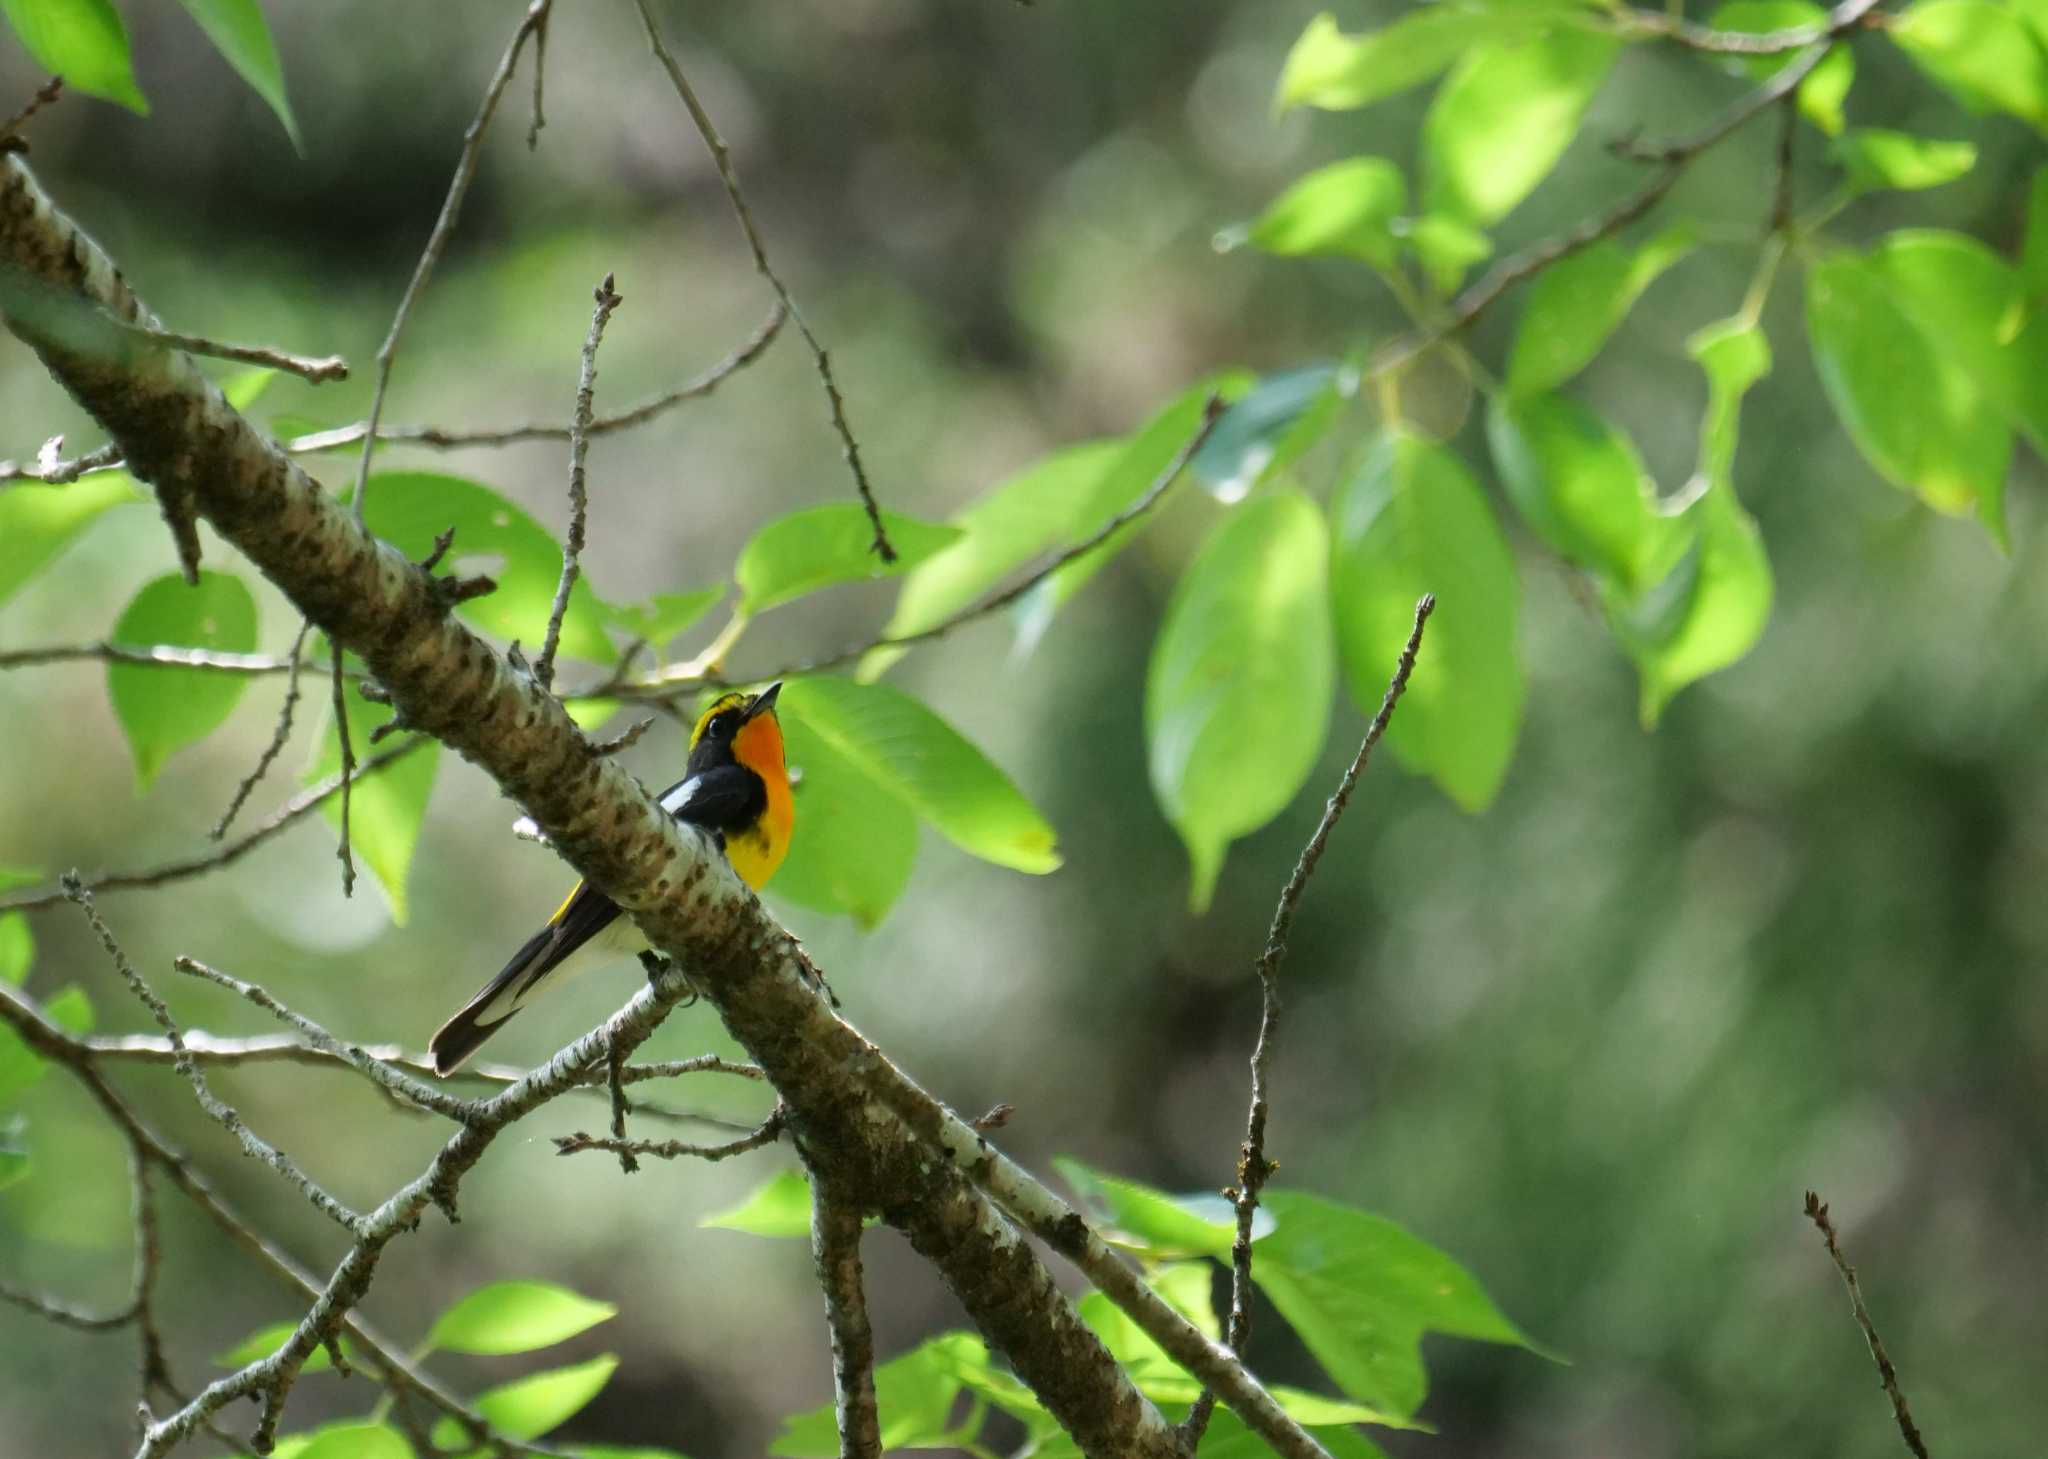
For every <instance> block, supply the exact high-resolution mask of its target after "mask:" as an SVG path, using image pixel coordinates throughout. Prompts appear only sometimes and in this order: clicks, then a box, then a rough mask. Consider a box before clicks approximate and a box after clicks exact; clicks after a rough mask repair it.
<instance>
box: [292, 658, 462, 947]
mask: <svg viewBox="0 0 2048 1459" xmlns="http://www.w3.org/2000/svg"><path fill="white" fill-rule="evenodd" d="M318 657H320V658H323V659H324V657H325V653H324V650H323V651H322V652H321V653H320V654H319V655H318ZM324 677H325V676H324V675H317V676H315V682H319V680H320V679H324ZM314 692H315V693H317V692H318V691H317V690H316V691H314ZM326 697H327V698H329V699H330V700H331V697H332V696H326ZM342 702H343V703H344V704H345V705H347V707H348V727H349V745H350V747H351V748H352V749H353V750H354V751H355V758H356V763H357V765H358V766H360V765H361V764H362V763H363V762H364V761H365V760H367V759H369V758H370V757H371V756H372V755H374V754H377V753H379V751H380V750H382V749H387V748H390V747H391V746H392V745H393V743H394V742H393V741H391V740H389V739H387V740H386V741H385V742H384V744H383V745H381V746H377V745H372V744H371V743H370V735H371V732H372V731H374V730H375V729H376V727H377V726H378V725H380V724H382V723H384V722H385V721H386V720H388V719H389V718H390V717H391V711H390V710H389V709H388V708H385V707H382V706H380V705H375V704H371V703H370V702H369V701H367V700H365V699H364V698H363V697H362V695H360V694H358V693H357V692H356V689H355V686H354V685H350V686H348V689H347V692H346V693H345V694H344V695H343V696H342ZM326 726H327V728H326V732H325V733H324V734H323V735H322V737H321V742H320V743H321V750H320V756H319V759H318V760H316V761H315V762H314V764H313V766H312V768H311V769H310V770H309V771H308V772H307V775H306V779H307V781H308V783H311V782H312V781H315V780H322V779H325V778H326V777H327V776H329V775H333V774H336V773H337V772H339V771H340V769H341V740H340V738H339V737H338V736H337V735H336V734H335V732H334V717H333V713H332V711H331V710H330V711H329V713H328V715H327V717H326ZM440 766H441V746H440V744H439V743H438V742H436V743H432V744H427V745H423V746H421V747H420V748H418V749H416V750H414V751H412V752H411V753H410V754H408V755H406V757H405V758H404V759H402V760H400V761H399V762H398V763H397V764H395V765H389V766H386V767H385V768H384V769H382V770H379V771H378V772H377V773H376V774H375V775H370V776H366V777H364V778H363V779H362V780H359V781H357V782H355V783H354V784H353V785H352V786H351V788H350V792H349V844H350V845H351V847H352V848H353V849H354V853H355V857H356V860H357V861H358V863H360V864H361V865H363V866H367V867H368V868H369V869H370V872H371V874H372V875H373V876H375V877H376V878H377V884H378V885H379V886H380V887H382V888H383V889H384V900H385V901H386V902H387V903H388V904H389V905H390V907H391V920H392V921H393V922H396V923H397V924H399V925H400V926H401V927H402V926H404V925H405V921H406V917H407V915H408V910H407V902H406V895H405V881H406V875H407V873H408V872H409V871H410V870H411V869H412V854H413V851H414V849H415V848H416V847H417V846H418V845H419V839H420V826H421V825H422V824H423V823H424V822H425V820H426V817H427V800H428V798H429V797H430V796H431V795H432V794H433V793H434V774H435V772H436V771H437V770H439V769H440ZM320 814H321V815H322V816H323V817H324V818H325V819H326V821H327V824H328V825H330V826H332V827H334V828H335V829H336V830H339V829H340V826H341V797H340V796H339V795H332V796H329V797H328V798H327V800H326V801H325V802H323V803H322V805H321V807H320Z"/></svg>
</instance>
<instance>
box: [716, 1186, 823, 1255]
mask: <svg viewBox="0 0 2048 1459" xmlns="http://www.w3.org/2000/svg"><path fill="white" fill-rule="evenodd" d="M697 1224H698V1225H699V1226H703V1227H708V1228H711V1229H715V1230H720V1231H744V1232H746V1233H747V1234H748V1235H749V1236H774V1237H778V1238H781V1239H784V1240H788V1239H793V1238H797V1237H802V1238H805V1239H808V1238H809V1236H810V1234H811V1183H810V1182H809V1181H807V1180H805V1179H804V1174H803V1172H802V1171H801V1170H778V1171H776V1172H775V1174H773V1175H771V1176H769V1177H768V1179H766V1180H765V1181H763V1182H761V1184H760V1185H758V1186H756V1187H754V1189H753V1190H751V1191H749V1192H748V1193H747V1195H746V1196H745V1197H744V1198H743V1199H742V1200H741V1201H740V1203H739V1204H738V1205H736V1206H728V1207H727V1208H726V1209H725V1210H722V1211H713V1212H712V1213H711V1214H710V1215H708V1216H705V1217H704V1218H703V1219H701V1220H700V1221H698V1222H697Z"/></svg>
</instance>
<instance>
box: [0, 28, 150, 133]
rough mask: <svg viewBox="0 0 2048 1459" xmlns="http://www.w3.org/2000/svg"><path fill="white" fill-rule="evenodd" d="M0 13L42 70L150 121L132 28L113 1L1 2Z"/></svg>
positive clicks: (67, 84) (69, 84) (66, 83)
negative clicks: (131, 44) (132, 55)
mask: <svg viewBox="0 0 2048 1459" xmlns="http://www.w3.org/2000/svg"><path fill="white" fill-rule="evenodd" d="M0 12H4V13H5V14H6V16H7V23H8V24H9V25H12V26H13V27H14V33H15V34H16V35H18V36H20V37H21V44H22V46H23V47H24V48H25V49H26V50H27V51H28V53H29V54H30V55H31V56H34V57H35V60H36V65H37V66H39V67H41V68H42V69H43V70H45V71H54V72H55V73H56V74H57V75H59V76H62V77H63V78H64V84H65V85H66V86H69V87H72V88H74V89H76V90H79V91H83V92H85V93H86V94H87V95H90V96H98V97H103V98H104V99H106V100H108V101H115V102H119V103H120V104H121V105H122V106H125V107H127V108H128V110H130V111H132V112H137V113H139V114H140V115H142V116H148V115H149V103H148V102H147V101H146V100H144V99H143V95H142V89H141V88H140V87H138V86H137V85H136V84H135V68H134V64H133V63H132V62H131V61H130V59H129V56H128V31H127V28H126V27H125V26H123V25H122V24H121V13H120V12H119V11H118V10H116V9H114V7H113V5H112V4H110V3H109V0H0Z"/></svg>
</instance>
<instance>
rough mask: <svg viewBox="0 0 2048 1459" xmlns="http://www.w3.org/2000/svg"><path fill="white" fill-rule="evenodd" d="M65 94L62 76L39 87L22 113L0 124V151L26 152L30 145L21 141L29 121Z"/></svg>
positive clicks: (18, 112) (17, 113)
mask: <svg viewBox="0 0 2048 1459" xmlns="http://www.w3.org/2000/svg"><path fill="white" fill-rule="evenodd" d="M63 94H64V78H63V77H62V76H52V77H51V78H50V79H49V80H48V81H45V82H44V83H43V84H42V85H41V86H39V87H37V88H36V94H35V95H34V96H32V97H30V98H29V100H28V104H27V105H26V106H24V107H22V109H21V110H20V111H17V112H16V113H15V114H14V115H13V116H11V117H9V118H8V119H7V120H6V121H4V122H0V149H4V150H7V151H15V152H20V151H26V150H27V149H28V143H27V142H25V141H23V140H22V139H21V129H22V128H23V127H25V126H27V125H28V123H29V120H30V119H31V118H32V117H34V116H35V114H36V113H37V112H39V111H41V110H42V109H43V108H44V107H46V106H49V105H51V104H52V103H53V102H55V101H56V100H57V98H58V97H60V96H62V95H63Z"/></svg>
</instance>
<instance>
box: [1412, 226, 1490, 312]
mask: <svg viewBox="0 0 2048 1459" xmlns="http://www.w3.org/2000/svg"><path fill="white" fill-rule="evenodd" d="M1403 231H1404V232H1405V235H1406V237H1407V239H1408V243H1409V246H1410V247H1412V248H1413V249H1414V250H1415V256H1416V258H1418V259H1420V260H1421V261H1422V266H1423V268H1424V269H1425V270H1426V271H1427V272H1428V274H1429V282H1430V285H1431V287H1433V288H1434V289H1435V290H1436V291H1437V293H1439V294H1446V295H1447V294H1452V293H1455V292H1456V291H1457V288H1458V285H1459V284H1461V283H1463V282H1464V280H1465V274H1466V272H1467V271H1468V270H1469V269H1470V268H1471V267H1472V266H1473V265H1474V264H1476V263H1479V262H1480V261H1481V260H1483V259H1486V258H1489V257H1491V256H1492V254H1493V240H1492V239H1491V238H1488V237H1487V236H1486V235H1485V234H1484V233H1482V232H1480V231H1479V230H1478V229H1477V228H1474V227H1472V226H1471V225H1470V224H1468V223H1462V222H1460V221H1459V220H1458V219H1456V218H1453V217H1450V216H1448V215H1446V214H1443V213H1424V214H1423V215H1422V216H1421V217H1419V218H1411V219H1409V220H1408V223H1407V226H1406V228H1405V230H1403Z"/></svg>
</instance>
